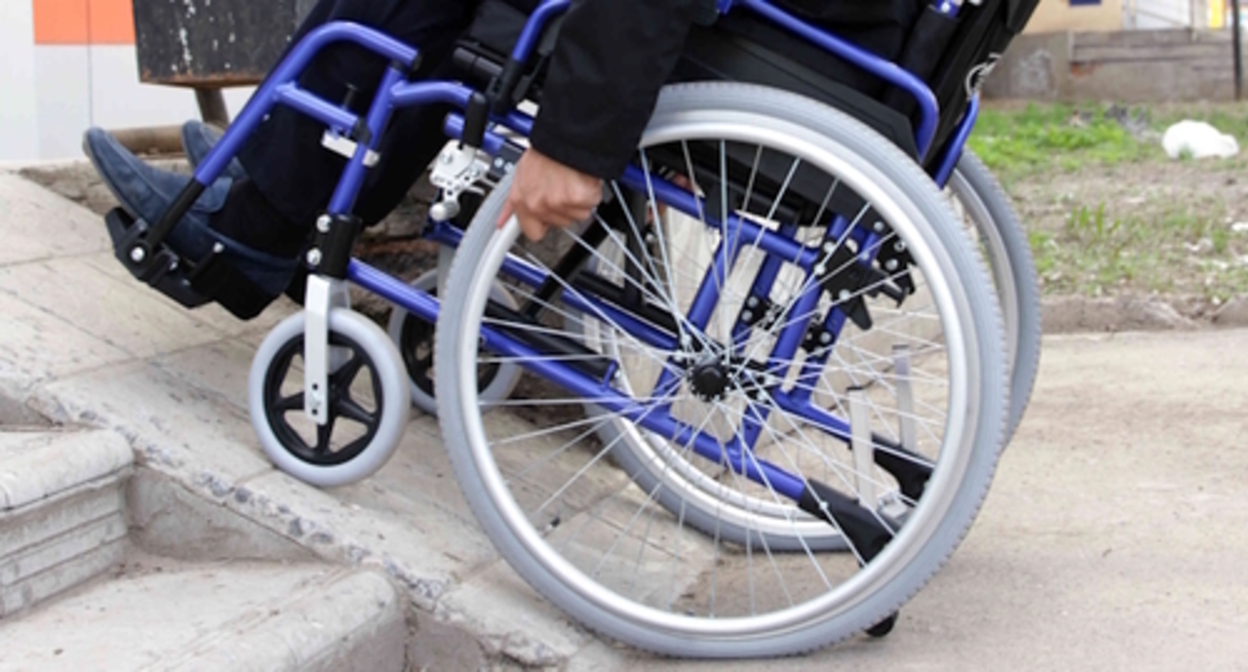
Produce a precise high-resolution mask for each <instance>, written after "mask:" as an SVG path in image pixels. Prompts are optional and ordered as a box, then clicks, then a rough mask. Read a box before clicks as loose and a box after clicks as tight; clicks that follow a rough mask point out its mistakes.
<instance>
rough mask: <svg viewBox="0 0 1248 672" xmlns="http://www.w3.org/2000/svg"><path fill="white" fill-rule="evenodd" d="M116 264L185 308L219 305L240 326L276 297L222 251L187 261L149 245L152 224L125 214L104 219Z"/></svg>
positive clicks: (117, 210) (113, 213) (115, 213)
mask: <svg viewBox="0 0 1248 672" xmlns="http://www.w3.org/2000/svg"><path fill="white" fill-rule="evenodd" d="M104 223H105V225H106V226H107V227H108V235H109V236H111V237H112V239H113V250H114V255H115V256H116V257H117V260H118V261H120V262H121V263H122V265H123V266H125V267H126V270H128V271H130V274H131V275H133V276H134V277H136V278H138V279H139V280H142V281H143V282H144V283H146V284H147V285H148V286H150V287H152V288H153V289H155V290H156V291H158V292H160V293H161V294H164V295H165V296H167V297H169V298H171V299H173V300H174V301H176V302H178V303H179V304H180V305H182V306H185V307H186V308H198V307H200V306H202V305H204V304H206V303H210V302H213V301H215V302H217V303H219V304H221V306H222V307H223V308H225V309H226V310H228V311H229V312H230V313H231V314H232V315H234V316H235V317H237V318H238V319H240V320H250V319H251V318H253V317H255V316H257V315H259V314H260V312H261V311H263V310H264V309H265V307H266V306H268V305H269V304H270V303H272V302H273V299H274V298H275V297H274V296H271V295H269V294H268V293H266V292H264V291H263V290H261V289H260V288H259V287H257V286H256V285H255V283H253V282H252V281H251V280H250V279H249V278H247V276H245V275H243V274H242V273H239V272H238V271H237V270H235V269H234V267H233V266H231V265H230V264H229V263H228V262H226V261H224V260H223V259H222V255H221V252H223V251H224V248H222V247H221V246H220V245H218V246H217V249H215V250H213V251H212V252H211V253H209V254H208V256H207V257H206V258H204V259H200V260H198V261H189V260H187V259H183V258H182V257H181V256H179V255H178V254H177V253H176V252H174V251H173V250H171V249H169V247H168V246H166V245H164V244H161V245H156V246H152V245H151V244H149V243H148V242H147V240H146V235H147V232H148V228H149V227H148V224H147V222H145V221H144V220H142V219H135V218H134V217H131V216H130V214H129V213H127V212H126V211H125V210H122V209H121V208H115V209H113V210H112V211H111V212H109V213H108V214H107V215H106V216H105V217H104Z"/></svg>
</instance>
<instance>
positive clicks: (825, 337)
mask: <svg viewBox="0 0 1248 672" xmlns="http://www.w3.org/2000/svg"><path fill="white" fill-rule="evenodd" d="M819 342H820V343H822V344H823V345H828V344H829V343H831V342H832V334H830V333H828V332H826V331H825V332H823V333H822V334H820V335H819Z"/></svg>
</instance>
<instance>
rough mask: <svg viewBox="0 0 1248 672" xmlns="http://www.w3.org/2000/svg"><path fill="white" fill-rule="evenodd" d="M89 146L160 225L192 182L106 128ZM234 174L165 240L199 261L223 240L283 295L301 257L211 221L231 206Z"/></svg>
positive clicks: (268, 287) (241, 264) (234, 259)
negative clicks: (264, 247)
mask: <svg viewBox="0 0 1248 672" xmlns="http://www.w3.org/2000/svg"><path fill="white" fill-rule="evenodd" d="M83 147H84V149H85V150H86V153H87V156H88V157H89V158H90V159H91V163H92V164H93V165H94V166H95V169H96V171H98V172H99V173H100V177H102V178H103V179H104V184H105V185H107V186H108V188H109V190H110V191H112V192H113V195H114V196H116V197H117V200H118V201H120V202H121V205H122V207H123V208H125V209H126V211H128V212H129V213H130V214H131V215H133V216H135V217H138V218H140V219H143V220H144V221H146V222H147V223H148V225H149V226H155V225H156V222H158V221H159V220H160V217H161V215H163V214H164V213H165V211H166V210H168V209H169V207H170V206H171V205H172V204H173V202H174V201H175V200H176V199H177V197H178V194H179V193H181V192H182V189H183V188H184V187H185V186H186V185H187V184H188V183H189V182H190V180H191V178H190V176H187V175H178V174H177V173H172V172H169V171H165V170H160V169H159V168H154V167H152V166H149V165H148V164H146V163H144V162H142V161H141V160H139V159H138V157H136V156H134V155H133V154H131V153H130V151H129V150H127V149H126V148H125V147H123V146H122V145H121V143H120V142H118V141H117V139H116V138H114V137H113V136H111V135H109V134H108V133H107V132H105V131H104V130H102V129H99V128H92V129H90V130H88V131H87V133H86V136H85V138H84V139H83ZM232 183H233V181H232V180H230V179H229V178H221V179H218V180H217V181H216V182H214V183H213V184H212V185H211V186H209V187H208V188H207V189H205V190H204V193H203V194H202V195H201V196H200V197H199V200H197V201H196V202H195V205H193V206H192V207H191V209H190V210H189V211H187V213H186V215H185V216H183V217H182V219H181V221H179V222H178V224H177V226H174V227H173V230H172V231H170V232H169V236H168V237H167V238H166V239H165V243H166V244H167V245H168V246H169V247H170V248H171V249H172V250H173V251H174V252H176V253H177V254H178V255H180V256H182V257H184V258H186V259H189V260H191V261H199V260H201V259H203V258H205V257H206V256H208V254H209V253H210V252H211V251H212V249H213V246H214V245H216V244H217V243H220V244H221V245H222V246H223V247H224V251H223V252H222V254H223V255H224V259H225V260H226V261H228V262H229V263H230V265H231V266H233V267H234V268H235V269H236V270H238V271H239V272H241V273H242V274H243V275H245V276H246V277H247V278H248V279H249V280H251V281H252V282H253V283H255V285H256V287H257V288H258V289H260V290H261V291H263V292H265V293H266V294H269V295H272V296H277V295H279V294H281V293H282V290H284V289H285V288H286V285H287V284H289V282H290V278H291V276H292V275H293V274H294V272H295V268H296V266H297V260H295V259H284V258H280V257H275V256H272V255H269V254H265V253H263V252H260V251H258V250H255V249H252V248H250V247H247V246H245V245H242V244H240V243H238V242H235V241H234V240H233V239H231V238H229V237H227V236H224V235H221V234H220V233H217V232H216V231H214V230H213V229H212V228H211V227H210V226H209V218H210V216H211V215H212V214H213V213H215V212H217V211H219V210H220V209H221V208H222V207H223V206H224V205H225V199H226V198H227V197H228V196H229V193H230V185H231V184H232Z"/></svg>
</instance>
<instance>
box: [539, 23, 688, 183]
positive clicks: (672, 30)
mask: <svg viewBox="0 0 1248 672" xmlns="http://www.w3.org/2000/svg"><path fill="white" fill-rule="evenodd" d="M696 2H697V0H574V1H573V3H572V6H571V8H570V9H569V10H568V13H567V16H565V17H564V22H563V26H562V27H561V28H560V33H559V39H558V41H557V42H556V45H555V50H554V53H553V54H552V55H551V62H550V70H549V72H548V73H547V76H546V84H545V87H544V90H543V93H542V105H541V109H540V110H539V111H538V115H537V120H536V122H535V124H534V127H533V133H532V137H531V138H530V140H531V142H532V144H533V147H534V148H536V149H537V150H538V151H539V152H541V153H543V154H545V155H547V156H549V157H551V158H552V159H554V160H556V161H558V162H560V163H562V164H565V165H568V166H571V167H573V168H576V169H577V170H580V171H581V172H584V173H589V174H591V175H595V176H597V177H601V178H604V179H614V178H617V177H619V175H620V174H621V173H623V172H624V167H625V166H626V165H627V164H628V161H629V159H630V158H631V157H632V155H633V152H635V151H636V149H637V143H638V141H639V140H640V139H641V133H642V131H643V130H645V127H646V123H647V122H648V121H649V120H650V114H651V113H652V112H653V111H654V104H655V101H656V100H657V99H658V95H659V89H661V88H662V87H663V84H664V82H666V81H667V78H668V77H669V76H670V75H671V73H672V70H673V69H675V67H676V63H677V61H678V60H679V59H680V54H681V50H682V49H683V47H684V43H685V38H686V37H687V36H688V34H689V29H690V26H691V25H692V16H693V7H694V6H695V3H696Z"/></svg>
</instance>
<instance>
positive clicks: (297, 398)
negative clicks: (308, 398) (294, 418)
mask: <svg viewBox="0 0 1248 672" xmlns="http://www.w3.org/2000/svg"><path fill="white" fill-rule="evenodd" d="M273 410H275V411H281V412H283V413H285V412H288V411H294V410H303V393H302V392H300V393H298V394H292V395H290V396H289V397H282V398H280V399H278V400H277V401H276V402H274V403H273Z"/></svg>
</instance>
